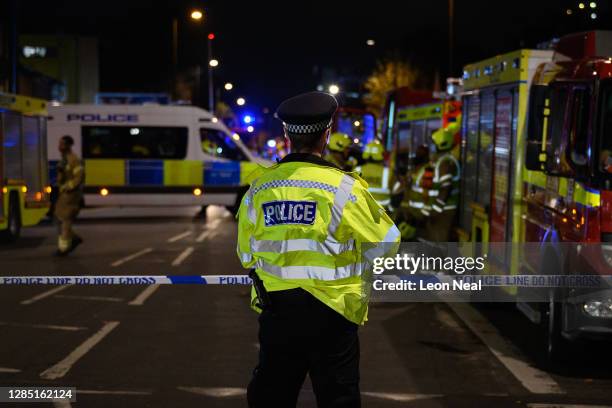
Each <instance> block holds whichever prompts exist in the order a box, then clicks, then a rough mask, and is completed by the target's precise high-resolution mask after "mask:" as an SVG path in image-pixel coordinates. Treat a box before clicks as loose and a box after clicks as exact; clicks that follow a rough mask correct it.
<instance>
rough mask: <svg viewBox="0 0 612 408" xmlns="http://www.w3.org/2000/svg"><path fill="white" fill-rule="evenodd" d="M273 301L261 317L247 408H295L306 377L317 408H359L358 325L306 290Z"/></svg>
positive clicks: (280, 294)
mask: <svg viewBox="0 0 612 408" xmlns="http://www.w3.org/2000/svg"><path fill="white" fill-rule="evenodd" d="M270 297H271V300H272V305H273V306H272V309H271V310H264V312H263V313H262V314H261V315H260V316H259V343H260V352H259V364H258V366H257V367H256V368H255V371H254V372H253V379H252V380H251V383H250V384H249V388H248V401H249V407H251V408H275V407H283V408H284V407H287V408H289V407H295V405H296V401H297V398H298V394H299V392H300V388H301V387H302V383H303V382H304V379H305V377H306V374H307V373H309V374H310V380H311V382H312V386H313V389H314V392H315V394H316V397H317V405H318V406H319V408H327V407H333V408H337V407H343V408H344V407H347V408H348V407H351V408H353V407H360V406H361V403H360V394H359V338H358V335H357V325H356V324H354V323H351V322H349V321H348V320H346V319H345V318H344V317H343V316H341V315H340V314H339V313H337V312H335V311H333V310H332V309H331V308H329V307H328V306H326V305H324V304H323V303H322V302H320V301H318V300H317V299H315V298H314V297H313V296H312V295H310V294H309V293H308V292H305V291H303V290H302V289H292V290H286V291H280V292H271V293H270Z"/></svg>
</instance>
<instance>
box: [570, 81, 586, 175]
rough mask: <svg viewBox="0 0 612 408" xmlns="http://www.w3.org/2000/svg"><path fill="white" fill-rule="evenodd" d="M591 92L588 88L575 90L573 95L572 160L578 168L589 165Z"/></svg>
mask: <svg viewBox="0 0 612 408" xmlns="http://www.w3.org/2000/svg"><path fill="white" fill-rule="evenodd" d="M590 97H591V92H590V90H589V89H588V88H574V92H573V95H572V108H571V109H572V110H571V113H572V126H571V128H570V140H569V142H570V159H571V161H572V162H573V163H574V164H575V165H576V166H586V165H587V164H588V155H587V154H588V152H587V147H588V143H587V136H588V131H589V111H590V108H591V104H590Z"/></svg>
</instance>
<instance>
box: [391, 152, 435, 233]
mask: <svg viewBox="0 0 612 408" xmlns="http://www.w3.org/2000/svg"><path fill="white" fill-rule="evenodd" d="M432 182H433V170H432V166H431V164H430V163H429V149H428V148H427V146H426V145H421V146H419V147H417V149H416V152H415V156H414V159H413V170H412V171H411V172H409V174H408V184H409V187H408V188H407V189H406V190H405V192H404V195H403V198H402V202H401V204H400V208H399V211H398V214H397V215H396V217H394V218H395V222H396V223H397V225H398V228H399V230H400V232H401V233H402V240H404V241H410V240H414V239H415V238H416V237H418V236H420V237H422V236H424V235H425V234H424V227H425V221H426V220H427V218H428V217H429V215H430V213H431V206H430V204H429V190H430V189H431V186H432Z"/></svg>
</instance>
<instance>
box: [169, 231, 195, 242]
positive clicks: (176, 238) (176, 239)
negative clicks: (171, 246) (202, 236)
mask: <svg viewBox="0 0 612 408" xmlns="http://www.w3.org/2000/svg"><path fill="white" fill-rule="evenodd" d="M191 234H192V231H185V232H181V233H180V234H178V235H175V236H173V237H172V238H168V242H169V243H171V242H176V241H179V240H181V239H183V238H186V237H188V236H190V235H191Z"/></svg>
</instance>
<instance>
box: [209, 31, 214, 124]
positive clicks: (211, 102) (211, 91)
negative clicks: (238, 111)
mask: <svg viewBox="0 0 612 408" xmlns="http://www.w3.org/2000/svg"><path fill="white" fill-rule="evenodd" d="M214 38H215V36H214V34H212V33H211V34H208V37H207V39H208V43H207V45H208V64H207V65H208V110H209V111H210V113H212V114H213V115H214V113H215V100H214V99H215V96H214V89H213V67H212V65H211V64H210V61H211V60H212V40H213V39H214Z"/></svg>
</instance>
